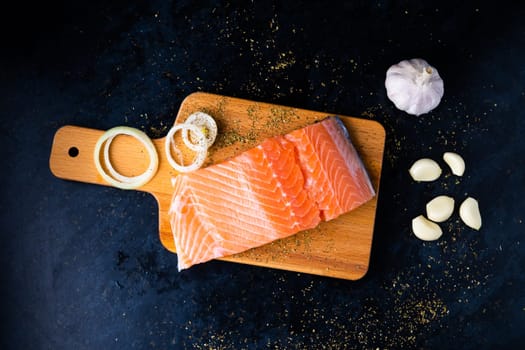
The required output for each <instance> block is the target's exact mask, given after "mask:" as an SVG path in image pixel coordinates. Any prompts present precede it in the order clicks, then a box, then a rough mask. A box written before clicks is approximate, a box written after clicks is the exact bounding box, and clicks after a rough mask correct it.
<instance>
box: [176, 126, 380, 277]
mask: <svg viewBox="0 0 525 350" xmlns="http://www.w3.org/2000/svg"><path fill="white" fill-rule="evenodd" d="M173 184H174V194H173V197H172V202H171V207H170V212H169V215H170V223H171V229H172V232H173V237H174V239H175V246H176V248H177V256H178V268H179V271H180V270H183V269H186V268H188V267H190V266H192V265H194V264H198V263H202V262H206V261H209V260H212V259H215V258H220V257H224V256H228V255H232V254H236V253H240V252H243V251H245V250H248V249H251V248H254V247H258V246H261V245H264V244H267V243H270V242H272V241H274V240H276V239H280V238H284V237H288V236H290V235H293V234H295V233H297V232H299V231H302V230H306V229H311V228H314V227H316V226H317V225H318V224H319V223H320V222H321V221H323V220H324V221H328V220H332V219H334V218H336V217H338V216H339V215H341V214H344V213H346V212H348V211H350V210H352V209H355V208H356V207H358V206H360V205H361V204H363V203H365V202H367V201H369V200H370V199H372V198H373V197H374V195H375V191H374V189H373V187H372V184H371V183H370V178H369V176H368V174H367V172H366V169H365V167H364V165H363V163H362V161H361V159H360V158H359V155H358V154H357V152H356V150H355V148H354V146H353V145H352V143H351V141H350V137H349V135H348V131H347V130H346V128H345V126H344V125H343V123H342V122H341V121H340V120H339V119H338V118H337V117H329V118H327V119H324V120H323V121H321V122H318V123H315V124H312V125H310V126H307V127H305V128H302V129H298V130H295V131H293V132H291V133H289V134H286V135H283V136H276V137H272V138H268V139H266V140H264V141H263V142H262V143H261V144H260V145H258V146H256V147H254V148H252V149H250V150H248V151H246V152H244V153H241V154H240V155H238V156H236V157H233V158H231V159H229V160H226V161H224V162H223V163H219V164H215V165H211V166H209V167H206V168H202V169H199V170H196V171H194V172H192V173H188V174H181V175H178V176H177V177H175V178H174V181H173Z"/></svg>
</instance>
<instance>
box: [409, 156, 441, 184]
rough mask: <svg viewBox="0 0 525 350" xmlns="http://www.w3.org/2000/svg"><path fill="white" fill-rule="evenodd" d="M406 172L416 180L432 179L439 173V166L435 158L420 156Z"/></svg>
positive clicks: (437, 176)
mask: <svg viewBox="0 0 525 350" xmlns="http://www.w3.org/2000/svg"><path fill="white" fill-rule="evenodd" d="M408 172H409V173H410V176H412V178H413V179H414V180H416V181H434V180H436V179H437V178H439V176H440V175H441V168H440V167H439V164H438V163H436V161H435V160H432V159H430V158H421V159H418V160H416V161H415V162H414V164H412V166H411V167H410V169H408Z"/></svg>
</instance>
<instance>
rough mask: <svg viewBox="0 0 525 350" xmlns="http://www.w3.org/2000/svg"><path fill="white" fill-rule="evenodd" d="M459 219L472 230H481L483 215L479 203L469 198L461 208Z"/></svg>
mask: <svg viewBox="0 0 525 350" xmlns="http://www.w3.org/2000/svg"><path fill="white" fill-rule="evenodd" d="M459 217H460V218H461V220H462V221H463V222H464V223H465V225H467V226H468V227H470V228H473V229H474V230H479V229H480V228H481V214H480V212H479V205H478V201H477V200H475V199H474V198H472V197H468V198H467V199H465V200H464V201H463V203H461V205H460V206H459Z"/></svg>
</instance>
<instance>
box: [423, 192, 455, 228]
mask: <svg viewBox="0 0 525 350" xmlns="http://www.w3.org/2000/svg"><path fill="white" fill-rule="evenodd" d="M426 209H427V217H428V218H429V219H430V220H432V221H434V222H443V221H446V220H448V218H449V217H450V216H451V215H452V212H454V198H452V197H449V196H437V197H436V198H434V199H432V200H431V201H430V202H428V203H427V205H426Z"/></svg>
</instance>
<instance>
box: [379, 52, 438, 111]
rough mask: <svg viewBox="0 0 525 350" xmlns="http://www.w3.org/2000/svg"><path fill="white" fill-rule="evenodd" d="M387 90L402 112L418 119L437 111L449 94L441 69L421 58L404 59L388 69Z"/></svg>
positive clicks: (389, 96) (391, 99)
mask: <svg viewBox="0 0 525 350" xmlns="http://www.w3.org/2000/svg"><path fill="white" fill-rule="evenodd" d="M385 87H386V93H387V96H388V98H389V99H390V101H392V102H393V103H394V104H395V106H396V107H397V108H398V109H400V110H402V111H405V112H407V113H408V114H412V115H417V116H418V115H421V114H424V113H428V112H430V111H431V110H433V109H434V108H436V107H437V106H438V105H439V102H440V101H441V98H442V97H443V93H444V91H445V89H444V87H443V79H441V77H440V76H439V73H438V71H437V69H436V68H434V67H432V66H431V65H430V64H428V62H427V61H425V60H423V59H421V58H413V59H411V60H404V61H401V62H399V63H398V64H395V65H393V66H391V67H390V68H388V70H387V72H386V80H385Z"/></svg>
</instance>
